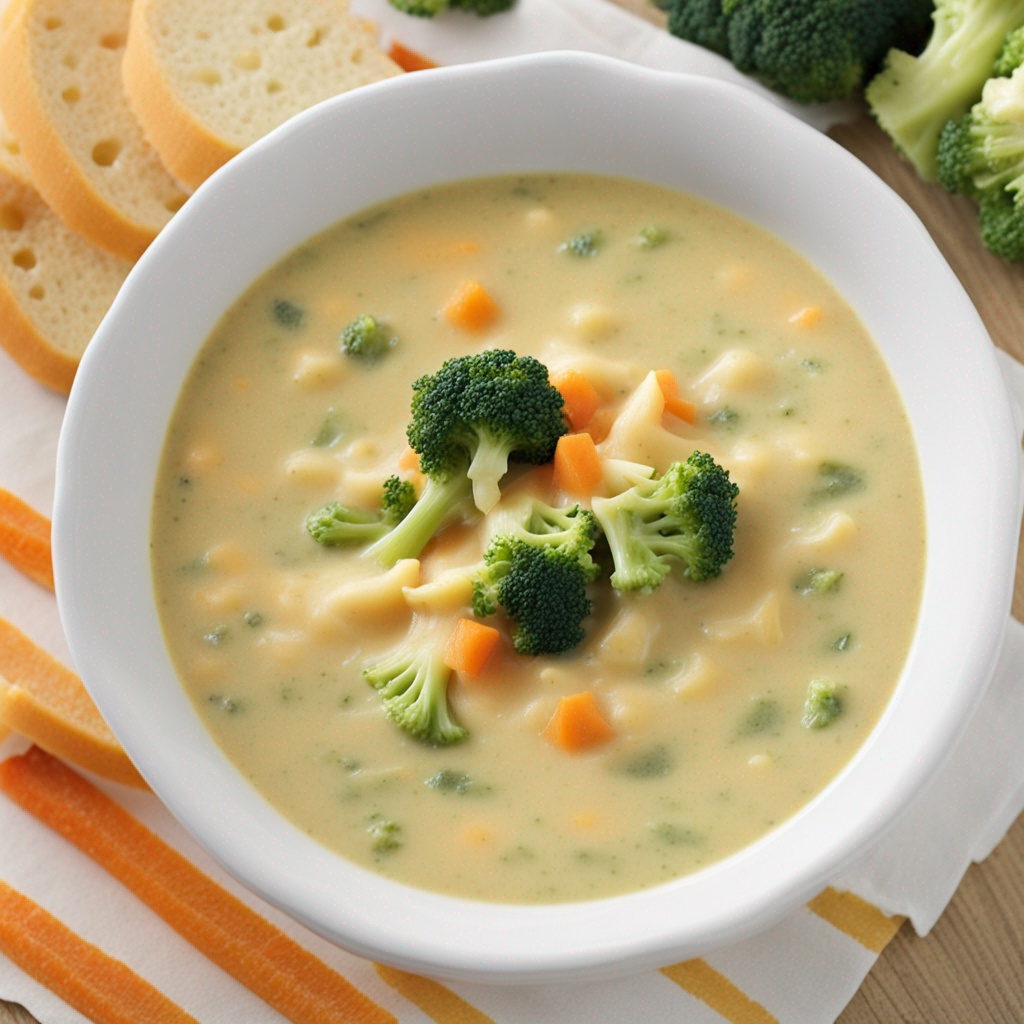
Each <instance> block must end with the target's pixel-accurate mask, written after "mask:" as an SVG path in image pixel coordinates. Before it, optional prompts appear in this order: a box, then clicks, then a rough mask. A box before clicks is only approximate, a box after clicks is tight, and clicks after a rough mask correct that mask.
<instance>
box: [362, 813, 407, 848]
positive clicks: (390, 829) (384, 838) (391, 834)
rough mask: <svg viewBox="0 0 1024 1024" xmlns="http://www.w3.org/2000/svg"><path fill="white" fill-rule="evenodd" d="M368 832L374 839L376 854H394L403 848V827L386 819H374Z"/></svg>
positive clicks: (368, 827)
mask: <svg viewBox="0 0 1024 1024" xmlns="http://www.w3.org/2000/svg"><path fill="white" fill-rule="evenodd" d="M366 831H367V832H368V833H369V834H370V837H371V838H372V839H373V852H374V853H394V851H395V850H399V849H401V847H402V826H401V825H399V824H398V822H395V821H390V820H388V819H385V818H374V819H373V821H371V822H370V824H369V825H368V826H367V829H366Z"/></svg>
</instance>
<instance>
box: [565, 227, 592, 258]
mask: <svg viewBox="0 0 1024 1024" xmlns="http://www.w3.org/2000/svg"><path fill="white" fill-rule="evenodd" d="M558 248H559V250H560V251H561V252H567V253H569V254H570V255H572V256H580V257H584V258H585V257H588V256H596V255H597V250H598V249H600V248H601V232H600V231H581V232H580V233H579V234H578V235H574V236H573V237H572V238H570V239H568V241H565V242H563V243H562V244H561V245H560V246H559V247H558Z"/></svg>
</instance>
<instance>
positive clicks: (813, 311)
mask: <svg viewBox="0 0 1024 1024" xmlns="http://www.w3.org/2000/svg"><path fill="white" fill-rule="evenodd" d="M820 321H821V306H804V307H803V309H798V310H797V311H796V312H795V313H794V314H793V315H792V316H791V317H790V318H789V322H790V323H791V324H796V325H797V326H798V327H813V326H814V325H815V324H816V323H820Z"/></svg>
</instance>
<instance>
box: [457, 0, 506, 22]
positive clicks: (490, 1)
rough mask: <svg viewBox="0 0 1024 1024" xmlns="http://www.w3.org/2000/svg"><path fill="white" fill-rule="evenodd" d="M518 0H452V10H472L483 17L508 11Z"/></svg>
mask: <svg viewBox="0 0 1024 1024" xmlns="http://www.w3.org/2000/svg"><path fill="white" fill-rule="evenodd" d="M515 2H516V0H451V6H452V10H460V11H470V12H471V13H473V14H478V15H479V16H480V17H481V18H489V17H490V16H491V15H492V14H500V13H501V12H502V11H507V10H508V9H509V8H510V7H512V6H513V5H514V4H515Z"/></svg>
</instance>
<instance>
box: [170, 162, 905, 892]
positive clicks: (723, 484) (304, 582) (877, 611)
mask: <svg viewBox="0 0 1024 1024" xmlns="http://www.w3.org/2000/svg"><path fill="white" fill-rule="evenodd" d="M152 546H153V566H154V578H155V580H156V589H157V599H158V604H159V609H160V615H161V618H162V623H163V627H164V631H165V635H166V640H167V644H168V646H169V649H170V651H171V655H172V658H173V660H174V662H175V665H176V667H177V670H178V672H179V674H180V677H181V680H182V684H183V686H184V687H185V688H186V690H187V692H188V693H189V695H190V697H191V699H192V701H193V702H194V704H195V707H196V708H197V709H198V712H199V713H200V715H201V716H202V718H203V720H204V721H205V723H206V724H207V726H208V728H209V729H210V731H211V733H212V734H213V735H214V737H215V738H216V741H217V742H218V744H219V745H220V746H221V747H222V749H223V750H224V751H225V753H226V755H227V756H228V757H229V758H230V759H231V760H232V761H233V762H234V763H235V764H236V765H237V766H238V769H239V770H240V771H241V772H242V773H244V775H245V776H246V777H247V778H248V779H250V780H251V782H252V784H253V786H255V787H256V788H257V789H258V790H259V792H260V793H262V794H263V795H265V797H266V799H267V800H268V801H270V803H271V804H273V805H274V806H275V807H276V808H278V809H279V810H280V811H281V813H282V814H284V815H286V816H287V817H288V818H289V819H290V820H291V821H293V822H294V823H295V824H296V825H297V826H298V827H299V828H301V829H303V830H304V831H306V832H308V833H309V834H310V835H311V836H313V837H315V838H316V839H317V840H319V841H320V842H322V843H323V844H325V845H326V846H328V847H330V848H332V849H334V850H336V851H337V852H339V853H340V854H342V855H343V856H345V857H347V858H349V859H350V860H352V861H354V862H356V863H358V864H361V865H364V866H366V867H369V868H371V869H373V870H375V871H377V872H380V873H382V874H384V875H387V876H388V877H391V878H394V879H396V880H399V881H402V882H406V883H408V884H410V885H413V886H418V887H422V888H428V889H433V890H438V891H441V892H445V893H450V894H455V895H460V896H466V897H472V898H477V899H483V900H492V901H506V902H508V901H511V902H555V901H567V900H581V899H592V898H596V897H602V896H608V895H612V894H616V893H621V892H624V891H629V890H634V889H638V888H643V887H648V886H652V885H655V884H657V883H660V882H665V881H668V880H670V879H673V878H677V877H679V876H681V875H684V874H686V873H689V872H693V871H695V870H697V869H699V868H702V867H704V866H706V865H709V864H712V863H713V862H715V861H716V860H719V859H721V858H723V857H725V856H727V855H729V854H730V853H733V852H735V851H736V850H738V849H740V848H742V847H744V846H745V845H748V844H750V843H751V842H753V841H755V840H756V839H758V838H759V837H761V836H763V835H764V834H766V833H767V832H768V831H770V830H771V829H772V828H774V827H775V826H777V825H779V824H781V823H782V822H784V821H785V820H786V819H787V818H788V817H790V816H791V815H793V814H794V813H795V812H796V811H797V810H798V809H799V808H800V807H801V806H803V805H804V804H806V803H807V802H808V801H809V800H811V799H812V798H813V797H814V796H815V795H816V794H818V793H819V792H821V790H822V789H823V788H824V787H825V786H826V785H827V784H828V782H829V781H830V780H831V779H833V778H834V777H835V776H836V775H837V774H838V773H839V772H840V771H841V770H842V769H843V767H844V765H846V763H847V762H848V761H849V760H850V758H851V757H852V756H853V755H854V753H855V752H856V751H857V749H858V747H859V746H860V745H861V744H862V743H863V742H864V741H865V739H866V738H867V736H868V734H869V733H870V731H871V729H872V727H873V726H874V724H875V723H876V722H877V721H878V719H879V716H880V715H881V713H882V711H883V709H884V708H885V705H886V703H887V701H888V700H889V699H890V696H891V695H892V692H893V689H894V686H895V684H896V682H897V680H898V678H899V675H900V672H901V669H902V667H903V664H904V661H905V659H906V656H907V652H908V648H909V645H910V641H911V638H912V635H913V632H914V628H915V625H916V620H917V614H918V606H919V601H920V595H921V589H922V575H923V564H924V548H925V530H924V514H923V499H922V491H921V483H920V478H919V471H918V466H917V461H916V453H915V450H914V444H913V440H912V437H911V433H910V428H909V424H908V422H907V419H906V417H905V414H904V410H903V407H902V405H901V401H900V397H899V395H898V394H897V392H896V389H895V386H894V384H893V382H892V380H891V379H890V376H889V374H888V372H887V369H886V367H885V365H884V363H883V360H882V359H881V357H880V355H879V353H878V352H877V350H876V349H875V347H874V345H873V343H872V341H871V338H870V337H869V336H868V335H867V333H866V331H865V329H864V327H863V326H862V325H861V323H860V322H859V320H858V318H857V316H856V314H855V313H854V311H852V310H851V309H850V308H849V307H848V306H847V305H846V304H845V302H844V301H843V299H842V298H841V297H840V296H839V295H838V294H837V293H836V291H835V290H834V289H833V288H832V287H831V286H830V284H829V283H828V282H827V281H826V280H824V279H823V278H822V276H821V275H820V274H819V273H818V272H817V271H816V270H815V269H814V268H813V267H811V266H810V265H808V263H807V262H806V261H805V260H804V259H803V258H802V257H801V256H800V255H799V254H797V253H795V252H793V251H792V250H790V249H789V248H787V247H786V246H785V245H783V244H781V243H780V242H779V241H778V240H776V239H774V238H773V237H771V236H770V235H768V234H766V233H765V232H764V231H762V230H760V229H759V228H757V227H755V226H754V225H752V224H750V223H747V222H746V221H744V220H742V219H740V218H738V217H736V216H734V215H732V214H730V213H729V212H727V211H725V210H723V209H721V208H718V207H716V206H712V205H710V204H708V203H705V202H703V201H701V200H699V199H696V198H694V197H692V196H688V195H684V194H680V193H676V192H673V191H670V190H667V189H663V188H659V187H655V186H651V185H646V184H639V183H636V182H631V181H624V180H619V179H611V178H603V177H599V176H579V175H551V176H547V175H543V176H526V177H514V178H513V177H500V178H493V179H483V180H474V181H470V182H462V183H455V184H451V185H446V186H439V187H436V188H431V189H429V190H428V191H424V192H419V193H416V194H413V195H408V196H403V197H401V198H399V199H395V200H393V201H390V202H388V203H385V204H383V205H381V206H379V207H376V208H373V209H370V210H367V211H365V212H363V213H361V214H360V215H358V216H356V217H353V218H351V219H349V220H347V221H345V222H344V223H342V224H339V225H337V226H336V227H334V228H332V229H331V230H329V231H328V232H326V233H324V234H323V235H321V236H319V237H317V238H315V239H312V240H311V241H309V242H308V243H306V244H304V245H303V246H302V247H300V248H299V249H298V250H297V251H295V252H294V253H292V254H291V255H290V256H289V257H288V258H287V259H285V260H284V261H283V262H282V263H281V264H280V265H278V266H276V267H275V268H273V269H272V270H271V271H270V272H268V273H267V274H266V275H265V276H264V277H263V278H262V279H261V280H259V281H258V282H257V283H256V284H255V285H254V286H253V287H252V288H251V289H250V290H249V291H248V292H247V293H246V294H245V295H244V296H243V297H242V298H241V299H240V300H239V301H238V303H237V304H236V305H235V306H234V307H233V308H232V309H231V310H230V311H229V312H228V313H227V314H226V316H225V317H224V318H223V320H222V321H221V323H220V324H219V325H218V327H217V328H216V330H215V331H214V333H213V336H212V337H211V338H210V339H209V341H208V343H207V344H206V345H205V347H204V349H203V350H202V352H201V354H200V356H199V358H198V360H197V362H196V364H195V366H194V367H193V369H192V371H191V373H190V376H189V378H188V381H187V383H186V386H185V388H184V391H183V393H182V395H181V397H180V400H179V403H178V406H177V409H176V412H175V415H174V418H173V422H172V425H171V428H170V431H169V434H168V437H167V440H166V445H165V450H164V455H163V461H162V466H161V469H160V475H159V484H158V488H157V493H156V495H155V500H154V512H153V541H152Z"/></svg>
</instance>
